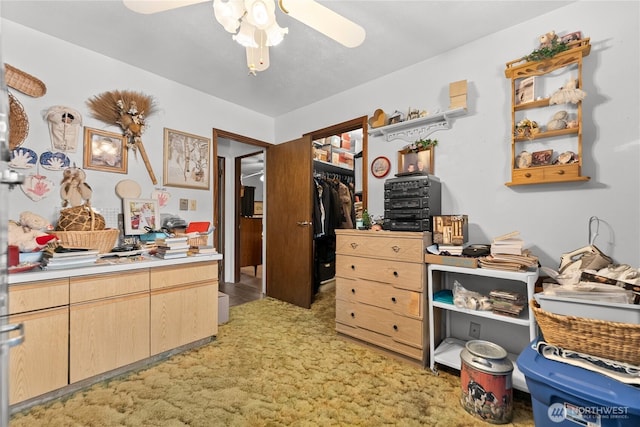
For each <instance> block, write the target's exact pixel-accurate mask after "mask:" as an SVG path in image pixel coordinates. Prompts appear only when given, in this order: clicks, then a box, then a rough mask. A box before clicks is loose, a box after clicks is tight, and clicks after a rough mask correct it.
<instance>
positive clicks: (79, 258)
mask: <svg viewBox="0 0 640 427" xmlns="http://www.w3.org/2000/svg"><path fill="white" fill-rule="evenodd" d="M99 257H100V252H99V251H98V250H97V249H80V248H73V249H69V248H64V247H62V246H58V247H57V248H55V249H52V250H45V251H44V252H43V254H42V263H41V266H42V269H44V270H61V269H66V268H75V267H87V266H90V265H93V264H95V263H96V261H97V260H98V258H99Z"/></svg>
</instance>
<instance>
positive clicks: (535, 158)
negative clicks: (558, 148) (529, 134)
mask: <svg viewBox="0 0 640 427" xmlns="http://www.w3.org/2000/svg"><path fill="white" fill-rule="evenodd" d="M551 156H553V150H542V151H536V152H535V153H531V165H533V166H546V165H550V164H551Z"/></svg>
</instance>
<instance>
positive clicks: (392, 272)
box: [336, 255, 426, 292]
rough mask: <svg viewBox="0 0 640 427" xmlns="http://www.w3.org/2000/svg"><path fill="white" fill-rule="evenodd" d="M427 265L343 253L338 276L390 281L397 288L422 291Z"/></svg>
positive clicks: (337, 266) (338, 266)
mask: <svg viewBox="0 0 640 427" xmlns="http://www.w3.org/2000/svg"><path fill="white" fill-rule="evenodd" d="M425 271H426V266H425V264H424V260H423V262H421V263H411V262H403V261H395V260H385V259H374V258H364V257H357V256H348V255H342V256H339V257H337V258H336V276H338V277H346V278H350V279H355V278H361V279H368V280H375V281H378V282H385V283H389V284H391V285H392V286H395V287H396V288H402V289H409V290H413V291H419V292H421V291H422V289H424V283H425V282H424V281H425Z"/></svg>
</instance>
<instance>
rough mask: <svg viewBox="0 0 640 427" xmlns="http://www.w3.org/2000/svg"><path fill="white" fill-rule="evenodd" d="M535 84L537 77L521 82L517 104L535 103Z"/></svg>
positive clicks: (517, 92)
mask: <svg viewBox="0 0 640 427" xmlns="http://www.w3.org/2000/svg"><path fill="white" fill-rule="evenodd" d="M535 82H536V78H535V76H531V77H527V78H526V79H522V80H520V82H519V83H518V87H517V88H516V104H525V103H527V102H533V101H535V99H536V94H535Z"/></svg>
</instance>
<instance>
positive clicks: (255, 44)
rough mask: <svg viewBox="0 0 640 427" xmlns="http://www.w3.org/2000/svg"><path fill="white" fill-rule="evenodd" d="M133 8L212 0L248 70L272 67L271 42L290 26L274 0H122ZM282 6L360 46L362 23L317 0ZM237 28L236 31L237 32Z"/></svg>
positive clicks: (154, 9) (152, 9) (288, 0)
mask: <svg viewBox="0 0 640 427" xmlns="http://www.w3.org/2000/svg"><path fill="white" fill-rule="evenodd" d="M122 1H123V3H124V5H125V6H126V7H127V8H129V9H131V10H133V11H134V12H138V13H143V14H151V13H158V12H164V11H167V10H171V9H176V8H179V7H184V6H189V5H192V4H197V3H204V2H206V1H209V2H211V1H212V3H213V10H214V14H215V17H216V20H217V21H218V22H219V23H220V24H221V25H223V26H224V28H225V30H227V31H228V32H230V33H232V34H234V35H233V39H234V40H235V41H236V42H238V43H239V44H241V45H243V46H244V47H245V48H246V50H247V66H248V67H249V74H252V75H256V71H264V70H266V69H267V68H268V67H269V46H275V45H277V44H278V43H279V42H280V41H281V40H282V38H283V37H284V34H286V33H287V32H288V29H287V28H281V27H280V26H278V24H277V22H276V20H275V0H162V1H158V0H122ZM277 2H278V6H279V8H280V10H281V11H282V12H283V13H285V14H287V15H289V16H291V17H292V18H294V19H297V20H298V21H300V22H302V23H303V24H306V25H308V26H309V27H311V28H313V29H314V30H316V31H318V32H320V33H322V34H324V35H326V36H327V37H329V38H331V39H333V40H335V41H337V42H338V43H340V44H342V45H343V46H345V47H349V48H353V47H357V46H359V45H360V44H362V42H363V41H364V38H365V35H366V32H365V30H364V28H362V27H361V26H360V25H358V24H356V23H354V22H353V21H350V20H349V19H347V18H345V17H344V16H341V15H339V14H337V13H336V12H334V11H332V10H331V9H329V8H327V7H325V6H323V5H321V4H320V3H318V2H317V1H315V0H277ZM236 32H237V33H236Z"/></svg>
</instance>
